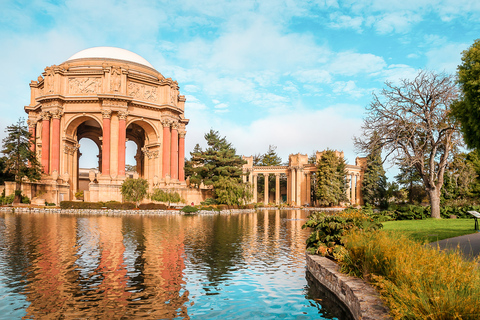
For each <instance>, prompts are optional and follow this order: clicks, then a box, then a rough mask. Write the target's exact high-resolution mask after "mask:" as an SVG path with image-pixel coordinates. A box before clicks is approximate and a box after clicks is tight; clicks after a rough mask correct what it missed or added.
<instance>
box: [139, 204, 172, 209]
mask: <svg viewBox="0 0 480 320" xmlns="http://www.w3.org/2000/svg"><path fill="white" fill-rule="evenodd" d="M139 208H140V209H141V210H167V209H168V206H167V205H166V204H163V203H142V204H140V206H139Z"/></svg>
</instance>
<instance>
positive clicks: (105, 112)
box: [101, 109, 112, 119]
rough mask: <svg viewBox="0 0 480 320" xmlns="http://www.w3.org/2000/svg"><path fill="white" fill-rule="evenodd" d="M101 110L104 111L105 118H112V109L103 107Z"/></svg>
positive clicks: (103, 116)
mask: <svg viewBox="0 0 480 320" xmlns="http://www.w3.org/2000/svg"><path fill="white" fill-rule="evenodd" d="M101 112H102V118H103V119H110V118H111V117H112V110H108V109H103V110H101Z"/></svg>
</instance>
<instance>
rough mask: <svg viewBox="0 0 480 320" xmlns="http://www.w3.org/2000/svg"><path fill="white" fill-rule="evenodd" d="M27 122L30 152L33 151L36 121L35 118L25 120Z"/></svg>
mask: <svg viewBox="0 0 480 320" xmlns="http://www.w3.org/2000/svg"><path fill="white" fill-rule="evenodd" d="M27 124H28V132H30V135H31V139H30V141H31V143H32V144H31V145H30V150H31V151H32V152H35V135H36V133H37V132H36V129H37V121H35V120H31V119H29V120H27Z"/></svg>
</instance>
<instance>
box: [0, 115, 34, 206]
mask: <svg viewBox="0 0 480 320" xmlns="http://www.w3.org/2000/svg"><path fill="white" fill-rule="evenodd" d="M6 131H7V136H6V137H5V138H4V139H3V150H2V153H3V154H5V162H4V166H5V168H4V169H3V172H4V173H7V174H11V175H15V182H16V187H15V199H14V201H13V202H14V203H20V201H21V184H22V180H23V179H24V178H28V180H30V181H37V180H39V179H40V178H41V172H42V169H41V165H40V162H39V161H38V159H37V157H36V155H35V152H33V151H32V150H31V145H32V134H31V133H30V132H29V131H28V128H27V126H26V125H25V124H24V123H23V120H22V119H19V120H18V122H17V123H16V124H14V125H10V126H8V127H7V130H6Z"/></svg>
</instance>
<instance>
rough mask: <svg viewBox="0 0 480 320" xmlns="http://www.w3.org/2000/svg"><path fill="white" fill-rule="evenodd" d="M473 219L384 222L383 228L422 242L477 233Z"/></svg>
mask: <svg viewBox="0 0 480 320" xmlns="http://www.w3.org/2000/svg"><path fill="white" fill-rule="evenodd" d="M474 223H475V222H474V220H473V219H424V220H401V221H387V222H382V224H383V230H386V231H398V232H401V233H402V234H405V235H407V236H408V237H409V238H411V239H413V240H416V241H420V242H425V241H427V242H434V241H438V240H443V239H447V238H453V237H458V236H462V235H465V234H470V233H475V232H476V231H475V230H474Z"/></svg>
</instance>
